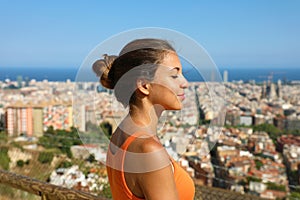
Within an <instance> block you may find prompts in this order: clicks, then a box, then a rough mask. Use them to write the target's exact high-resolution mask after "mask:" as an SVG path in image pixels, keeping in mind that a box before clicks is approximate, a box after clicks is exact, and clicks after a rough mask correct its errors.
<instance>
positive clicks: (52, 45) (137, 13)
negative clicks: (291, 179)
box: [0, 0, 300, 68]
mask: <svg viewBox="0 0 300 200" xmlns="http://www.w3.org/2000/svg"><path fill="white" fill-rule="evenodd" d="M299 5H300V3H299V2H298V1H289V2H288V3H286V2H284V3H283V2H282V1H277V0H276V1H270V0H268V1H257V0H255V1H247V2H240V1H226V3H225V2H220V1H219V2H217V1H199V2H196V1H195V2H191V3H170V2H158V1H154V2H151V3H149V2H137V1H136V2H135V1H134V2H131V4H128V3H127V2H117V1H113V2H98V1H89V2H88V3H86V2H81V3H79V2H76V4H75V3H73V2H72V3H71V2H68V1H65V2H59V1H54V2H53V1H52V2H51V3H50V2H43V3H41V2H33V1H26V2H21V1H20V2H18V3H13V2H2V6H1V8H0V11H1V13H2V17H1V18H0V24H1V26H2V28H1V29H2V30H1V32H0V43H1V47H0V68H1V67H2V68H6V67H15V66H20V67H29V66H30V67H36V68H38V67H54V68H58V67H61V66H63V68H78V67H79V66H80V65H81V63H82V62H83V60H84V59H85V57H86V56H87V55H88V53H89V52H90V51H91V50H92V49H93V48H94V47H95V46H96V45H98V44H99V43H101V42H103V41H104V40H106V39H108V38H110V37H111V36H113V35H116V34H118V33H120V32H124V31H127V30H131V29H135V28H143V27H161V28H167V29H173V30H176V31H179V32H181V33H184V34H186V35H188V36H189V37H191V38H193V39H195V40H196V41H197V42H198V43H199V44H200V45H202V46H203V47H204V48H205V49H206V50H207V52H208V53H209V54H210V56H211V57H212V59H213V60H214V61H215V63H216V65H217V66H218V67H220V68H226V67H227V68H250V67H252V68H260V67H267V68H285V67H289V68H297V67H299V66H300V58H299V47H300V41H299V39H298V35H299V34H300V28H299V27H300V26H299V23H300V20H299V19H300V13H299V12H298V10H297V8H299ZM153 13H154V14H153Z"/></svg>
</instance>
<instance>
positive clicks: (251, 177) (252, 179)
mask: <svg viewBox="0 0 300 200" xmlns="http://www.w3.org/2000/svg"><path fill="white" fill-rule="evenodd" d="M247 181H248V183H250V182H251V181H253V182H261V181H262V180H261V179H260V178H257V177H254V176H247Z"/></svg>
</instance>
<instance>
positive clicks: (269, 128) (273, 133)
mask: <svg viewBox="0 0 300 200" xmlns="http://www.w3.org/2000/svg"><path fill="white" fill-rule="evenodd" d="M253 131H265V132H267V133H268V134H269V136H270V138H271V139H272V140H273V141H276V140H277V138H278V137H280V136H281V135H282V131H281V130H280V129H278V128H277V127H275V126H274V125H273V124H259V125H256V126H254V127H253Z"/></svg>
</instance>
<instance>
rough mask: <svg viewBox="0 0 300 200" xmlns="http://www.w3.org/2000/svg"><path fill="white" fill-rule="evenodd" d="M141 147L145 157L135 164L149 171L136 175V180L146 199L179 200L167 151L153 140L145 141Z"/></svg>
mask: <svg viewBox="0 0 300 200" xmlns="http://www.w3.org/2000/svg"><path fill="white" fill-rule="evenodd" d="M140 147H141V149H140V151H141V152H143V154H142V155H144V156H143V158H142V159H140V160H139V162H135V163H136V166H139V165H140V167H142V168H143V169H147V170H145V171H144V172H140V173H136V174H135V175H134V176H135V178H134V179H135V181H137V184H138V187H139V188H140V192H141V193H142V194H143V196H144V198H145V199H147V200H161V199H164V200H177V199H178V193H177V189H176V185H175V180H174V174H173V169H172V164H171V161H170V157H169V155H168V153H167V152H166V150H165V149H164V148H163V147H162V145H161V144H160V143H158V142H157V141H155V140H153V139H146V140H144V141H143V142H142V144H141V146H140ZM131 163H132V162H131Z"/></svg>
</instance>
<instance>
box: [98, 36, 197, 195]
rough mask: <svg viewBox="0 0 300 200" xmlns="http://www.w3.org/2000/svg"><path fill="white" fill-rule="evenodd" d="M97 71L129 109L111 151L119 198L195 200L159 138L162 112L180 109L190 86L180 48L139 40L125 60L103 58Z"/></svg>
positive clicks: (110, 170)
mask: <svg viewBox="0 0 300 200" xmlns="http://www.w3.org/2000/svg"><path fill="white" fill-rule="evenodd" d="M93 70H94V72H95V73H96V74H97V75H98V76H99V77H100V82H101V84H102V85H103V86H104V87H106V88H109V89H114V90H115V96H116V98H117V100H118V101H120V102H121V103H122V104H123V105H124V106H125V107H127V106H128V107H129V112H128V115H127V116H126V117H125V118H124V119H123V120H122V122H121V123H120V125H119V126H118V128H117V129H116V131H115V132H114V133H113V135H112V137H111V140H110V145H109V148H108V153H107V172H108V178H109V182H110V186H111V191H112V195H113V199H115V200H125V199H151V200H156V199H159V200H161V199H163V200H168V199H170V200H171V199H172V200H175V199H180V200H191V199H193V198H194V192H195V188H194V184H193V181H192V179H191V178H190V176H189V175H188V174H187V173H186V172H185V171H184V170H183V169H182V168H181V167H180V166H179V165H178V164H177V163H176V162H175V161H174V160H173V159H172V158H171V157H170V156H169V155H168V153H167V152H166V150H165V149H164V147H163V146H162V144H161V143H160V142H159V139H158V138H157V135H156V129H157V124H158V120H159V118H160V116H161V114H162V112H163V111H164V110H180V109H181V108H182V101H183V100H184V98H185V96H184V89H185V88H187V86H188V83H187V81H186V79H185V78H184V77H183V75H182V66H181V63H180V60H179V57H178V55H177V53H176V51H175V50H174V48H173V47H172V46H171V45H170V44H169V43H168V42H167V41H164V40H160V39H138V40H134V41H132V42H130V43H128V44H127V45H126V46H125V47H124V48H123V49H122V50H121V52H120V54H119V56H108V55H104V58H103V59H100V60H97V61H96V62H95V63H94V64H93Z"/></svg>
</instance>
